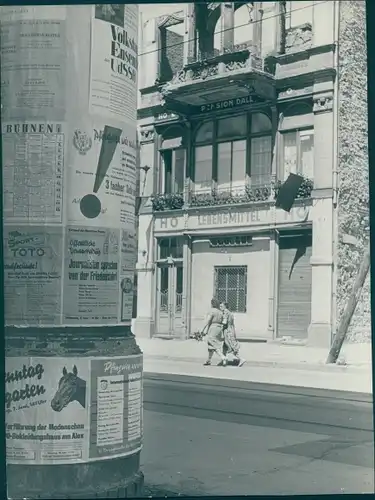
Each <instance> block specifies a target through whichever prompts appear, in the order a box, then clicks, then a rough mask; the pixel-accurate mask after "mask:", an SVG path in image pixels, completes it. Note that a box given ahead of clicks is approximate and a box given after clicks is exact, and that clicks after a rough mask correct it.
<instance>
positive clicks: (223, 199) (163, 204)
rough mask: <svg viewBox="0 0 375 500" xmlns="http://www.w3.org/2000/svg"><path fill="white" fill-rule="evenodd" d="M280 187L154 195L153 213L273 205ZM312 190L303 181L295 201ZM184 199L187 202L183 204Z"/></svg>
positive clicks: (307, 197)
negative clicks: (230, 206) (240, 205)
mask: <svg viewBox="0 0 375 500" xmlns="http://www.w3.org/2000/svg"><path fill="white" fill-rule="evenodd" d="M281 185H282V182H281V181H276V182H273V183H269V184H267V185H263V186H251V185H250V184H245V185H244V186H239V187H233V188H206V189H193V190H191V191H190V192H189V193H188V196H187V197H184V193H173V194H172V193H170V194H156V195H154V196H153V197H152V199H151V200H152V209H153V211H154V212H161V211H170V210H181V209H187V208H198V207H205V208H207V207H223V206H228V205H239V204H253V203H262V202H263V203H265V202H269V203H273V202H274V201H275V200H276V198H277V195H278V192H279V189H280V187H281ZM312 190H313V181H311V180H310V179H305V180H304V181H303V183H302V185H301V187H300V188H299V191H298V194H297V199H300V200H302V199H309V198H310V197H311V192H312ZM185 199H187V200H188V202H187V203H185V201H184V200H185Z"/></svg>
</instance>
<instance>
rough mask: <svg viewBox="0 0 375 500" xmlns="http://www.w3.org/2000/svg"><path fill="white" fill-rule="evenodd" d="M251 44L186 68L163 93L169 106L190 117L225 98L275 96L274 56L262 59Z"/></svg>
mask: <svg viewBox="0 0 375 500" xmlns="http://www.w3.org/2000/svg"><path fill="white" fill-rule="evenodd" d="M258 52H259V51H258V50H257V49H256V47H254V46H253V45H252V43H251V42H247V43H245V44H240V45H235V46H233V47H231V48H230V49H227V50H226V51H225V53H223V54H215V53H214V52H213V53H210V54H203V55H201V56H200V57H199V58H198V59H197V60H195V61H193V62H190V63H189V64H187V65H185V66H184V67H183V69H182V70H181V71H179V72H178V73H177V74H175V75H174V76H173V78H172V80H171V81H169V82H167V83H165V84H164V85H163V87H162V90H161V93H162V95H163V97H164V99H165V101H166V102H168V101H169V102H168V104H173V103H175V104H176V105H177V106H178V105H180V106H182V107H185V109H186V110H188V111H189V114H195V113H199V112H200V108H201V107H202V106H207V104H210V103H211V104H212V103H215V102H218V101H224V100H226V99H241V98H246V97H249V96H250V97H251V99H253V101H256V100H259V101H261V100H269V99H271V100H273V99H275V97H276V91H275V83H274V73H275V63H274V58H273V57H268V58H266V59H262V58H261V57H260V56H259V55H258Z"/></svg>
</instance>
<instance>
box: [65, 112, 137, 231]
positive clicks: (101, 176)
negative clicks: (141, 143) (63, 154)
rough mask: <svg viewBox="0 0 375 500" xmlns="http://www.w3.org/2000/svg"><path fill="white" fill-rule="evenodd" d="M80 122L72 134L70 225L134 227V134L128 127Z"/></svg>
mask: <svg viewBox="0 0 375 500" xmlns="http://www.w3.org/2000/svg"><path fill="white" fill-rule="evenodd" d="M111 123H112V125H109V124H108V123H105V122H92V121H91V120H90V119H87V120H86V121H81V122H80V123H79V125H78V126H77V128H76V129H74V130H73V132H72V137H70V140H71V141H72V148H71V149H70V158H69V169H68V181H67V182H68V199H67V204H68V208H67V212H68V221H69V222H70V223H72V224H77V225H83V226H87V227H89V226H91V227H116V228H120V227H123V228H131V227H134V218H135V215H134V213H135V196H136V192H135V188H136V149H137V148H136V140H135V131H134V130H133V128H132V127H129V126H128V125H126V124H122V125H113V123H114V122H113V120H112V121H111Z"/></svg>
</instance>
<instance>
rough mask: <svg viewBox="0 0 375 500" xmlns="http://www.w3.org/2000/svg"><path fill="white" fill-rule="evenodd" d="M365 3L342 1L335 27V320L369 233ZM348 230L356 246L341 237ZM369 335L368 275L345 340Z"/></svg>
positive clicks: (352, 280) (355, 272) (359, 261)
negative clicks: (337, 189)
mask: <svg viewBox="0 0 375 500" xmlns="http://www.w3.org/2000/svg"><path fill="white" fill-rule="evenodd" d="M365 15H366V13H365V2H362V1H361V2H359V1H352V0H351V1H345V2H340V31H339V165H338V169H339V197H338V224H339V244H338V288H337V321H338V322H339V321H340V318H341V315H342V312H343V310H344V308H345V305H346V303H347V300H348V296H349V294H350V291H351V289H352V286H353V283H354V280H355V277H356V275H357V272H358V267H359V265H360V263H361V260H362V257H363V253H364V249H365V247H366V244H367V241H368V237H369V208H368V203H369V171H368V170H369V165H368V143H367V140H368V138H367V113H368V111H367V61H366V57H367V56H366V52H367V51H366V18H365ZM344 233H346V234H349V235H353V236H355V237H356V238H357V239H358V244H357V245H356V246H354V245H348V244H343V243H342V241H341V238H342V235H343V234H344ZM370 336H371V311H370V279H369V277H368V279H367V281H366V284H365V287H364V289H363V292H362V295H361V298H360V300H359V303H358V306H357V309H356V312H355V315H354V317H353V319H352V323H351V326H350V329H349V335H348V341H352V342H353V341H354V342H358V341H362V340H364V339H366V340H369V339H370Z"/></svg>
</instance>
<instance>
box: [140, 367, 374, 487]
mask: <svg viewBox="0 0 375 500" xmlns="http://www.w3.org/2000/svg"><path fill="white" fill-rule="evenodd" d="M327 375H328V374H327ZM328 376H329V375H328ZM372 421H373V413H372V397H371V396H370V395H365V394H358V393H357V394H354V393H349V392H345V393H344V392H342V393H339V392H338V391H327V390H317V389H306V388H298V387H287V386H280V385H279V386H272V385H269V384H256V383H249V382H239V381H233V380H216V379H214V380H213V379H205V378H201V377H199V378H198V377H185V376H173V375H162V374H147V373H146V374H145V381H144V432H145V436H144V448H143V451H142V453H141V461H142V470H143V472H144V474H145V494H149V495H151V494H152V495H246V494H247V495H249V494H251V495H279V494H286V495H293V494H332V493H373V492H374V472H373V466H374V446H373V432H372V428H373V424H372Z"/></svg>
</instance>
